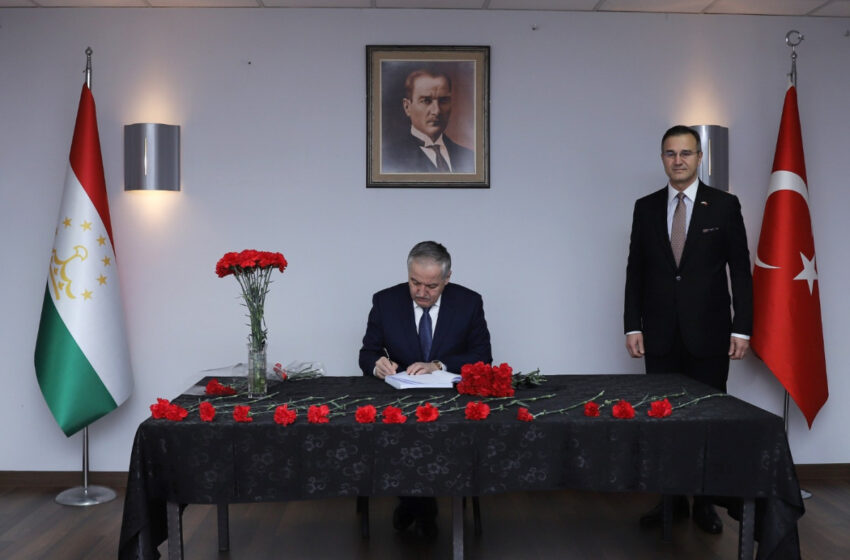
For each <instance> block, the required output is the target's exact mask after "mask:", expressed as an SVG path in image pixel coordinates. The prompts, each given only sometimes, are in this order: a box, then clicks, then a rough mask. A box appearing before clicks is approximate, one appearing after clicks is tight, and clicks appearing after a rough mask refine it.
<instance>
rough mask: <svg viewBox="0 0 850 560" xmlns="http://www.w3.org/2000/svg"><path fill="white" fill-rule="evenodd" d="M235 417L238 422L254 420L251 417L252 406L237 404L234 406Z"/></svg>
mask: <svg viewBox="0 0 850 560" xmlns="http://www.w3.org/2000/svg"><path fill="white" fill-rule="evenodd" d="M233 419H234V420H235V421H237V422H253V421H254V418H253V417H251V407H250V406H246V405H239V404H238V405H236V406H234V407H233Z"/></svg>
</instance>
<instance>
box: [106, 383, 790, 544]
mask: <svg viewBox="0 0 850 560" xmlns="http://www.w3.org/2000/svg"><path fill="white" fill-rule="evenodd" d="M207 381H209V378H205V379H203V380H201V381H200V382H199V385H200V386H203V385H204V384H206V382H207ZM220 381H221V382H222V383H233V384H235V385H236V387H237V388H240V384H241V387H243V388H244V380H241V379H227V378H224V379H221V380H220ZM193 392H196V393H197V392H198V391H193ZM683 392H684V394H681V393H683ZM599 393H602V395H601V396H598V397H597V395H599ZM455 394H456V392H455V391H454V390H450V389H444V390H406V391H398V390H396V389H393V388H392V387H390V386H389V385H387V384H386V383H384V382H382V381H379V380H378V379H375V378H372V377H324V378H318V379H310V380H302V381H286V382H280V383H273V384H271V385H270V395H269V396H268V398H266V399H265V400H262V401H259V402H254V403H252V416H253V422H251V423H237V422H235V421H234V420H233V418H232V414H231V412H230V411H231V410H232V405H233V404H236V403H241V404H245V403H246V402H247V401H248V399H247V397H246V396H245V395H244V394H241V393H240V394H239V395H236V396H233V397H228V398H226V399H220V400H217V401H214V404H215V405H216V406H217V408H218V409H219V412H218V414H217V415H216V417H215V419H214V421H213V422H202V421H201V420H200V417H199V414H198V412H197V406H198V403H199V401H201V400H207V399H209V397H206V396H203V395H200V396H199V395H197V394H196V395H188V394H184V395H181V396H180V397H178V398H177V399H175V400H174V401H173V402H175V403H178V404H180V405H182V406H184V407H186V408H187V409H190V413H189V416H188V417H187V418H185V419H184V420H182V421H180V422H173V421H169V420H165V419H153V418H149V419H147V420H145V421H144V422H142V424H141V425H140V426H139V428H138V431H137V432H136V437H135V440H134V442H133V448H132V455H131V458H130V468H129V476H128V482H127V493H126V498H125V502H124V518H123V522H122V527H121V537H120V549H119V556H120V558H125V559H129V558H134V559H135V558H139V559H146V558H156V557H157V556H158V553H157V551H156V548H157V546H158V545H159V544H160V543H161V542H163V541H164V540H165V539H166V538H167V536H168V535H167V530H166V502H167V501H168V502H175V503H180V504H221V503H237V502H262V501H286V500H304V499H316V498H328V497H338V496H381V495H407V496H455V497H457V496H478V495H486V494H495V493H500V492H513V491H529V490H554V489H566V488H570V489H586V490H595V491H612V492H635V491H640V492H652V493H664V494H685V495H708V496H717V497H727V499H724V500H722V501H723V503H724V505H727V506H729V507H730V509H729V511H730V513H731V514H733V515H735V511H736V507H737V504H738V503H739V502H740V498H748V499H755V504H756V527H755V534H756V538H757V539H758V540H759V548H758V557H759V558H782V559H787V558H799V556H800V549H799V542H798V538H797V519H799V518H800V516H802V515H803V512H804V508H803V503H802V500H801V496H800V488H799V484H798V482H797V477H796V473H795V470H794V465H793V461H792V458H791V454H790V450H789V447H788V441H787V438H786V435H785V431H784V426H783V422H782V420H781V418H779V417H777V416H776V415H774V414H771V413H768V412H765V411H764V410H761V409H760V408H757V407H755V406H752V405H750V404H748V403H746V402H743V401H741V400H739V399H737V398H735V397H732V396H727V395H717V396H714V397H710V398H706V399H704V400H701V401H699V402H696V403H693V404H690V405H687V406H682V407H681V408H674V410H673V412H672V414H671V415H670V416H668V417H666V418H653V417H650V416H648V415H647V411H648V409H649V406H650V400H652V399H655V398H659V397H664V396H665V395H676V396H670V397H669V400H670V402H671V403H672V404H673V406H674V407H676V406H678V405H682V404H685V403H687V402H691V401H693V400H694V399H697V398H699V397H701V396H706V395H712V394H716V392H715V391H714V390H713V389H712V388H710V387H708V386H707V385H703V384H701V383H698V382H695V381H692V380H690V379H687V378H685V377H683V376H679V375H652V376H647V375H558V376H549V377H547V382H546V383H544V384H542V385H540V386H537V387H532V388H518V389H517V392H516V395H515V397H514V399H517V400H519V401H523V403H524V404H525V405H526V406H527V408H528V409H529V411H530V412H531V413H532V414H536V415H537V417H536V418H535V419H534V420H533V421H531V422H522V421H519V420H518V419H517V410H518V406H519V405H518V404H517V403H515V402H512V401H513V399H502V400H487V399H482V398H481V397H472V396H468V395H461V396H459V397H458V398H457V399H456V400H454V401H452V402H451V403H449V404H446V405H442V406H441V409H442V410H443V411H442V412H441V414H440V416H439V418H438V419H437V420H436V421H435V422H429V423H421V422H417V421H416V414H415V408H416V404H421V403H423V402H424V401H425V400H431V401H435V402H441V401H445V400H446V399H448V398H450V397H451V396H453V395H455ZM546 395H552V396H549V397H545V396H546ZM309 396H313V397H318V398H316V399H313V400H309V401H308V400H304V399H305V398H306V397H309ZM370 397H371V400H365V399H369V398H370ZM541 397H545V398H541ZM593 397H597V398H595V402H597V403H599V404H603V403H604V401H613V400H615V399H626V400H627V401H629V402H630V403H632V404H637V403H639V402H641V401H644V402H643V404H641V405H640V406H636V407H635V417H634V418H632V419H621V418H615V417H613V416H612V406H613V402H609V404H607V405H605V406H603V407H602V409H601V411H600V416H598V417H588V416H585V414H584V407H583V406H582V403H583V402H584V401H587V400H589V399H591V398H593ZM399 398H405V399H406V400H405V401H404V403H402V404H401V406H402V408H403V409H404V411H405V414H407V415H408V419H407V422H406V423H404V424H383V423H381V416H380V412H381V410H382V408H383V407H384V406H386V405H389V404H397V403H395V401H396V400H397V399H399ZM534 399H536V400H534ZM473 400H485V401H486V402H487V403H488V404H489V406H490V407H491V408H492V409H493V410H492V412H491V414H490V416H489V417H487V418H486V419H484V420H477V421H473V420H468V419H466V418H465V415H464V411H463V410H462V407H463V406H464V405H465V404H466V403H467V402H470V401H473ZM293 401H296V403H297V404H296V406H297V409H298V418H297V420H296V421H295V423H294V424H291V425H288V426H283V425H279V424H276V423H275V422H274V418H273V416H274V414H273V413H274V405H277V404H284V403H288V402H293ZM322 403H330V404H331V411H332V412H333V411H334V410H339V411H341V412H342V413H341V414H338V415H332V416H331V418H330V421H329V422H328V423H326V424H311V423H309V422H308V421H307V406H308V405H309V404H322ZM405 403H406V404H405ZM226 404H229V405H230V406H229V407H228V406H225V405H226ZM366 404H373V405H374V406H375V407H376V408H377V409H378V418H377V421H376V423H373V424H361V423H358V422H356V420H355V410H356V408H357V407H358V406H362V405H366ZM334 405H341V406H344V407H345V408H344V411H343V409H335V408H334ZM500 406H503V409H502V410H499V407H500ZM450 408H456V409H457V410H454V411H445V410H448V409H450ZM565 408H571V409H570V410H566V411H563V412H557V413H551V411H558V410H561V409H565ZM544 411H549V412H547V413H545V414H541V413H542V412H544ZM355 522H356V521H355V519H352V523H355ZM565 530H569V528H568V527H567V528H565Z"/></svg>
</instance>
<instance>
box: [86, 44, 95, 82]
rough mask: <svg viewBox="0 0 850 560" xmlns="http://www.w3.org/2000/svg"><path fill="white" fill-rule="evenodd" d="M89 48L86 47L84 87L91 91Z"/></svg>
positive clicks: (90, 51)
mask: <svg viewBox="0 0 850 560" xmlns="http://www.w3.org/2000/svg"><path fill="white" fill-rule="evenodd" d="M93 52H94V51H92V50H91V47H86V85H87V86H89V89H91V53H93Z"/></svg>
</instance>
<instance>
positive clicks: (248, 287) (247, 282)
mask: <svg viewBox="0 0 850 560" xmlns="http://www.w3.org/2000/svg"><path fill="white" fill-rule="evenodd" d="M287 264H288V263H287V262H286V259H285V258H283V254H281V253H272V252H269V251H255V250H253V249H245V250H244V251H242V252H241V253H225V254H224V256H223V257H221V258H220V259H219V261H218V263H216V265H215V273H216V274H218V276H219V278H224V277H225V276H230V275H231V274H232V275H234V276H235V277H236V281H237V282H239V287H240V288H242V299H244V300H245V306H246V307H247V308H248V318H249V319H250V321H251V337H250V340H251V347H252V348H255V349H257V350H259V349H261V348H263V347H264V346H265V344H266V333H267V331H266V322H265V318H264V317H263V307H264V306H265V302H266V294H267V293H268V291H269V284H270V283H271V275H272V271H273V270H274V269H278V270H280V271H281V272H283V271H284V270H286V267H287Z"/></svg>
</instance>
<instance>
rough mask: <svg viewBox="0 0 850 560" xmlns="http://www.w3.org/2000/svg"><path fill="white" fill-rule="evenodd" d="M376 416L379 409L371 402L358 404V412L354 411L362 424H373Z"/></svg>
mask: <svg viewBox="0 0 850 560" xmlns="http://www.w3.org/2000/svg"><path fill="white" fill-rule="evenodd" d="M376 416H378V410H377V409H376V408H375V407H374V406H372V405H371V404H367V405H366V406H358V407H357V412H355V413H354V419H355V420H357V422H359V423H360V424H371V423H372V422H374V421H375V417H376Z"/></svg>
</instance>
